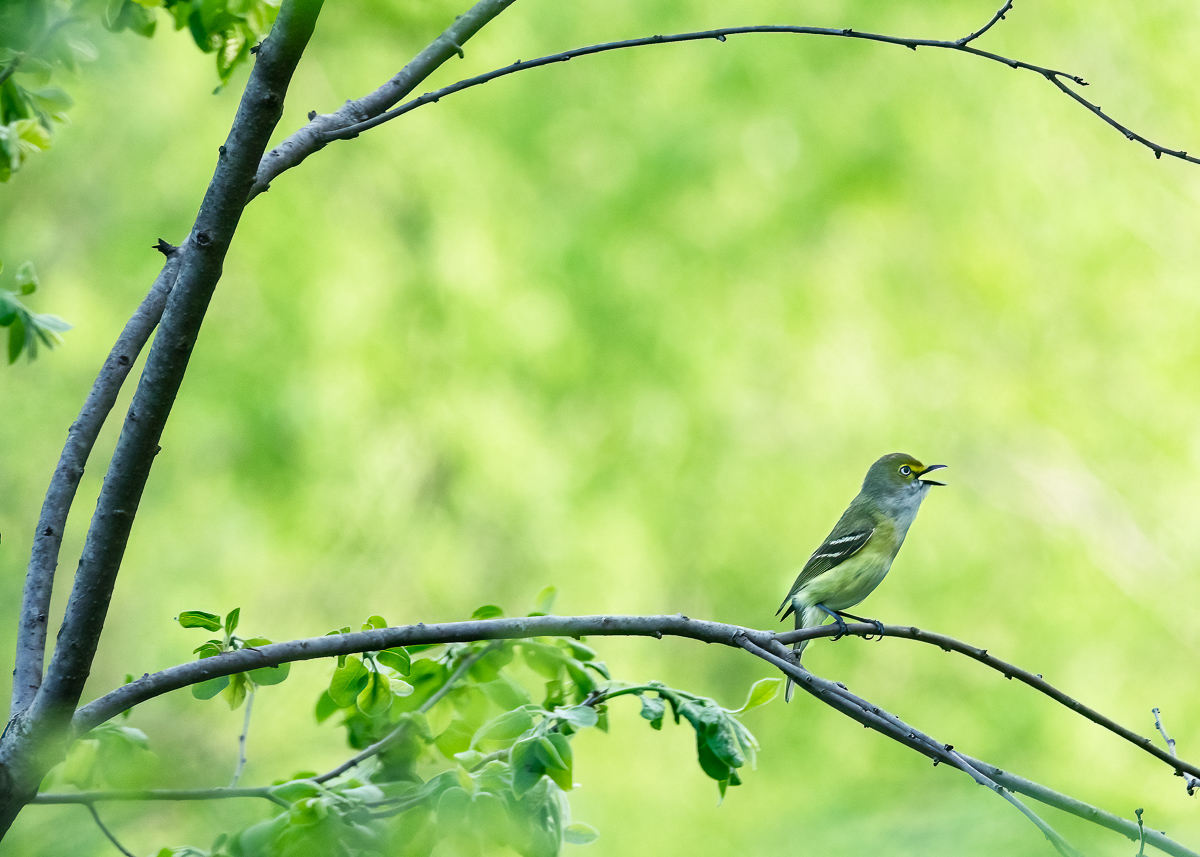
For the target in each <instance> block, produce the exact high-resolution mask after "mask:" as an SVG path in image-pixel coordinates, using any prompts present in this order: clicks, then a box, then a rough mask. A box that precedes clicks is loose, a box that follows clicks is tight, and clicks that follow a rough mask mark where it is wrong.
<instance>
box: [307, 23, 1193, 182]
mask: <svg viewBox="0 0 1200 857" xmlns="http://www.w3.org/2000/svg"><path fill="white" fill-rule="evenodd" d="M1011 5H1012V4H1011V3H1009V4H1007V5H1006V7H1005V8H1004V9H1001V11H1000V12H999V13H997V15H996V17H995V18H994V19H993V20H992V21H991V22H990V23H989V24H987V25H986V26H985V27H983V28H981V29H980V30H978V31H976V32H975V33H972V34H971V35H970V36H966V37H964V38H962V39H958V40H956V41H948V40H944V39H910V38H903V37H900V36H889V35H885V34H881V33H864V32H859V31H858V30H852V29H835V28H831V27H802V26H790V25H762V26H743V27H721V28H718V29H714V30H702V31H697V32H691V33H674V34H671V35H656V36H644V37H642V38H637V39H623V40H621V41H616V42H606V43H604V44H598V45H588V46H586V47H581V48H574V49H572V50H569V51H562V52H560V53H556V54H549V55H547V56H544V57H539V58H537V59H533V60H526V61H521V60H518V61H517V62H515V63H513V64H512V65H508V66H504V67H503V68H498V69H493V70H492V71H488V72H484V73H483V74H479V75H476V76H474V77H470V78H466V79H464V80H460V81H458V82H457V83H452V84H450V85H449V86H444V87H442V88H441V89H436V90H433V91H431V92H427V93H425V94H424V95H421V96H420V97H418V98H414V99H412V100H410V101H406V102H405V103H403V104H401V105H399V106H398V107H394V108H392V109H391V110H387V111H385V112H383V113H380V114H379V115H378V116H374V117H372V118H370V119H366V120H364V121H360V122H357V123H355V124H350V125H345V126H344V127H342V128H340V129H338V130H325V131H324V132H323V134H322V136H321V146H324V145H325V143H328V142H331V141H333V140H349V139H352V138H354V137H357V136H358V135H359V134H361V133H362V132H363V131H367V130H369V129H371V128H375V127H377V126H379V125H382V124H383V123H384V122H388V121H390V120H392V119H395V118H397V117H400V116H403V115H404V114H406V113H410V112H412V111H413V110H416V109H417V108H418V107H423V106H424V105H426V104H435V103H437V102H438V101H440V100H441V99H443V98H445V97H446V96H448V95H453V94H455V93H457V92H462V91H463V90H466V89H471V88H473V87H476V86H481V85H482V84H485V83H488V82H489V81H493V80H496V79H497V78H501V77H506V76H508V75H510V74H515V73H516V72H518V71H526V70H528V69H531V68H540V67H542V66H546V65H553V64H555V63H560V62H567V61H569V60H572V59H574V58H576V57H582V56H591V55H593V54H600V53H607V52H609V51H616V50H623V49H625V48H639V47H647V46H649V45H665V44H674V43H677V42H696V41H707V40H716V41H719V42H724V41H725V40H726V38H727V37H729V36H737V35H745V34H749V33H781V34H789V35H803V36H832V37H835V38H846V39H860V40H863V41H871V42H880V43H883V44H888V45H898V46H900V47H906V48H911V49H912V50H914V51H915V50H916V49H917V48H938V49H941V50H948V51H958V52H960V53H966V54H971V55H972V56H977V57H981V58H983V59H987V60H991V61H992V62H998V63H1002V64H1004V65H1006V66H1008V67H1009V68H1014V69H1023V70H1025V71H1031V72H1034V73H1036V74H1039V75H1041V76H1042V77H1044V78H1046V80H1048V81H1050V82H1051V83H1053V84H1054V85H1055V86H1056V87H1057V88H1058V89H1059V90H1061V91H1062V92H1064V93H1066V94H1067V95H1069V96H1070V97H1071V98H1072V99H1074V100H1075V101H1077V102H1078V103H1080V104H1082V105H1083V106H1084V107H1086V108H1087V109H1088V110H1090V111H1091V112H1092V113H1095V114H1096V115H1097V116H1099V117H1100V118H1101V119H1103V120H1104V121H1105V122H1107V123H1108V124H1109V125H1111V126H1112V127H1113V128H1116V129H1117V130H1118V131H1120V132H1121V133H1122V134H1124V135H1125V137H1126V138H1127V139H1129V140H1134V141H1136V142H1138V143H1141V144H1142V145H1143V146H1145V147H1146V148H1148V149H1150V150H1151V151H1152V152H1154V156H1155V157H1156V158H1158V157H1161V156H1162V155H1170V156H1171V157H1173V158H1179V159H1180V160H1184V161H1189V162H1191V163H1198V164H1200V158H1195V157H1192V156H1190V155H1188V153H1187V152H1185V151H1182V150H1176V149H1168V148H1167V147H1165V146H1161V145H1159V144H1158V143H1155V142H1153V141H1152V140H1150V139H1148V138H1146V137H1144V136H1142V135H1141V134H1138V133H1135V132H1134V131H1132V130H1130V129H1129V128H1127V127H1126V126H1125V125H1122V124H1121V123H1120V122H1117V121H1116V120H1115V119H1113V118H1112V117H1110V116H1109V115H1108V114H1106V113H1104V111H1102V110H1101V109H1100V107H1099V106H1098V105H1096V104H1094V103H1092V102H1091V101H1088V100H1087V99H1086V98H1084V97H1083V96H1081V95H1079V93H1077V92H1076V91H1075V90H1073V89H1071V88H1069V87H1068V86H1067V85H1066V84H1065V83H1063V81H1064V80H1069V81H1071V82H1072V83H1076V84H1078V85H1079V86H1087V81H1085V80H1084V79H1083V78H1081V77H1079V76H1078V75H1075V74H1071V73H1070V72H1065V71H1059V70H1058V69H1053V68H1047V67H1045V66H1039V65H1034V64H1032V63H1027V62H1024V61H1023V60H1016V59H1012V58H1011V57H1006V56H1002V55H1000V54H996V53H992V52H991V51H984V50H980V49H978V48H976V47H973V46H972V45H971V44H970V42H972V41H974V40H975V39H976V38H978V37H979V36H980V35H982V34H983V33H985V32H986V31H987V30H988V29H990V28H991V27H992V25H993V24H995V22H996V21H997V20H999V18H1000V17H1002V15H1003V13H1004V12H1006V11H1007V9H1008V7H1010V6H1011Z"/></svg>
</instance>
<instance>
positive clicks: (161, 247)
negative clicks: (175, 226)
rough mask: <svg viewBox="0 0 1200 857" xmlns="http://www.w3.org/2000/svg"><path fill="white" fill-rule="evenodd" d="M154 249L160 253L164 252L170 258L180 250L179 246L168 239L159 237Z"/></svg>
mask: <svg viewBox="0 0 1200 857" xmlns="http://www.w3.org/2000/svg"><path fill="white" fill-rule="evenodd" d="M153 249H155V250H157V251H158V252H159V253H162V254H163V255H164V256H166V257H167V258H168V259H169V258H170V257H171V256H173V255H174V254H175V253H176V252H178V251H179V248H178V247H176V246H175V245H174V244H171V243H170V242H168V241H164V240H163V239H162V238H159V239H158V243H157V244H155V245H154V247H153Z"/></svg>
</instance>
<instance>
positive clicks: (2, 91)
mask: <svg viewBox="0 0 1200 857" xmlns="http://www.w3.org/2000/svg"><path fill="white" fill-rule="evenodd" d="M278 7H279V0H73V2H65V0H15V2H5V3H0V182H6V181H8V180H9V179H10V178H11V177H12V175H13V174H14V173H15V172H17V171H18V170H19V169H20V168H21V167H22V166H23V165H24V163H25V161H26V160H27V159H28V158H29V156H30V155H33V154H35V153H37V152H40V151H44V150H45V149H48V148H50V145H51V135H52V133H53V129H54V125H55V123H63V122H66V121H67V111H68V110H69V109H70V108H71V107H72V106H73V105H74V101H73V99H72V98H71V96H70V95H68V94H67V93H66V91H64V90H63V89H62V88H61V87H60V86H58V85H51V84H52V81H55V80H57V79H58V78H61V77H62V76H63V75H64V74H66V75H70V74H74V73H76V72H78V70H79V67H80V65H82V64H84V63H88V62H91V61H93V60H95V59H96V58H97V57H98V55H99V54H98V51H97V50H96V46H95V45H94V44H93V43H92V42H90V41H89V40H88V39H86V38H85V37H84V36H83V35H82V34H83V33H84V32H86V30H87V28H88V27H89V26H90V25H92V24H94V23H95V22H97V21H98V22H99V23H100V24H101V25H103V26H104V28H105V29H107V30H109V31H111V32H114V33H120V32H123V31H129V32H131V33H136V34H137V35H140V36H145V37H146V38H149V37H151V36H153V35H154V31H155V28H156V26H157V23H158V17H159V12H158V10H159V9H160V8H161V9H163V10H164V11H165V12H166V14H167V15H168V16H169V18H170V20H171V21H172V23H173V24H174V26H175V29H177V30H182V29H183V28H185V27H186V28H187V29H188V31H189V32H190V33H191V36H192V39H193V41H195V43H196V45H197V46H198V47H199V48H200V49H201V50H202V51H204V52H205V53H211V54H214V55H215V57H216V64H217V77H218V78H219V80H220V86H219V87H218V90H219V89H220V88H221V87H223V86H224V85H225V84H226V83H228V82H229V79H230V77H231V76H232V75H233V73H234V71H236V70H237V68H238V67H239V66H240V65H241V64H242V63H244V62H245V61H246V60H247V59H248V58H249V57H250V51H251V48H252V47H253V46H254V45H255V44H257V43H258V42H259V41H260V40H261V39H262V38H263V36H265V35H266V33H267V31H268V30H270V28H271V24H272V22H273V21H274V20H275V16H276V14H277V13H278Z"/></svg>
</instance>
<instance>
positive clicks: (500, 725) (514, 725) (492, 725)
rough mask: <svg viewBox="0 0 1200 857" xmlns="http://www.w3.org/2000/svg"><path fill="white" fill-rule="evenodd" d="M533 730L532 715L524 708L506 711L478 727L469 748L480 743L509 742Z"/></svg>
mask: <svg viewBox="0 0 1200 857" xmlns="http://www.w3.org/2000/svg"><path fill="white" fill-rule="evenodd" d="M532 728H533V715H531V714H530V713H529V712H528V711H526V710H525V709H524V708H518V709H516V710H515V711H506V712H504V713H503V714H501V715H500V716H499V717H495V718H493V719H491V720H489V721H488V722H487V723H485V724H483V725H482V726H480V727H479V730H478V731H477V732H476V733H475V737H474V738H473V739H472V740H471V747H475V745H477V744H478V743H479V742H480V741H509V740H512V739H513V738H516V737H517V736H519V735H522V734H524V733H525V732H526V731H528V730H529V729H532Z"/></svg>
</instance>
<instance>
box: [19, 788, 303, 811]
mask: <svg viewBox="0 0 1200 857" xmlns="http://www.w3.org/2000/svg"><path fill="white" fill-rule="evenodd" d="M272 788H273V787H271V786H261V787H256V788H238V789H225V788H215V789H104V790H97V791H90V792H43V793H42V794H40V795H38V796H37V797H35V798H34V799H33V800H32V801H30V803H33V804H41V805H43V806H46V805H51V804H53V805H60V804H74V803H83V804H88V803H101V802H108V801H196V800H230V799H234V798H262V799H264V800H269V801H271V802H272V803H277V804H280V805H282V806H285V807H286V806H290V804H288V803H287V802H286V801H282V800H281V799H279V798H276V797H275V796H273V795H272V794H271V790H272Z"/></svg>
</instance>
